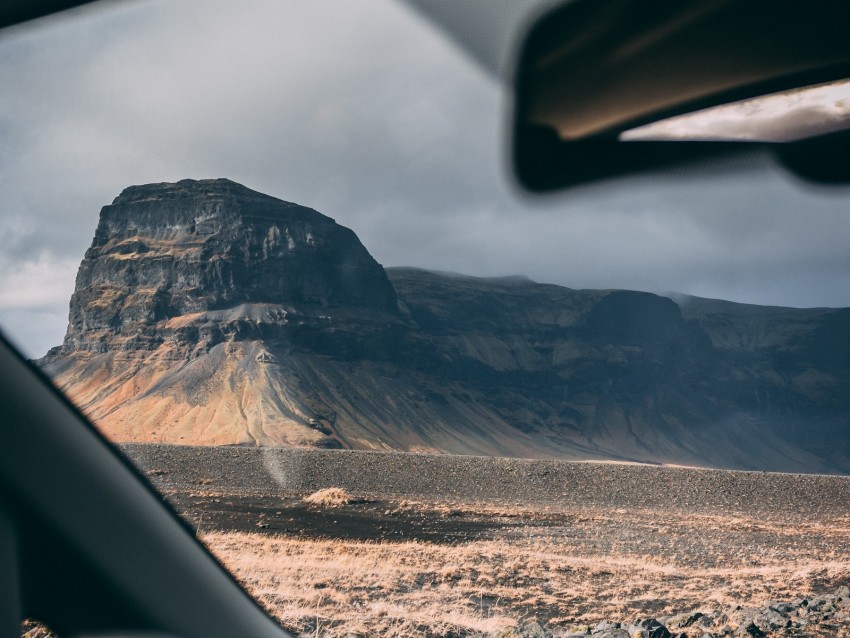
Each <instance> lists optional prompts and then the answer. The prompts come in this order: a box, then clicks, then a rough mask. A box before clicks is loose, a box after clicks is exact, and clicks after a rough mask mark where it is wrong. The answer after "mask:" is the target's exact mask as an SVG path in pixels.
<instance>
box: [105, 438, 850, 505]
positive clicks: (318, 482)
mask: <svg viewBox="0 0 850 638" xmlns="http://www.w3.org/2000/svg"><path fill="white" fill-rule="evenodd" d="M121 449H122V450H123V452H124V453H125V454H126V455H127V456H128V457H129V458H130V459H131V460H132V461H133V462H134V463H135V464H136V466H137V467H139V468H140V469H141V470H142V472H143V473H144V474H146V475H147V476H148V477H149V478H150V479H151V481H152V482H153V483H154V484H155V485H157V486H160V487H163V488H191V487H192V486H197V485H199V484H206V485H213V486H216V487H218V488H220V489H225V490H227V491H228V492H232V493H278V492H281V491H283V492H293V493H310V492H313V491H315V490H318V489H322V488H326V487H341V488H344V489H347V490H348V491H349V492H351V493H353V494H357V495H372V496H383V497H386V496H393V497H408V498H417V499H425V500H435V501H445V500H458V501H468V502H487V503H522V504H525V505H541V506H543V505H551V504H557V505H559V506H561V507H583V506H593V507H602V508H605V507H608V508H623V507H626V508H659V509H673V510H678V511H685V512H691V513H723V514H733V513H741V514H746V515H754V514H757V513H759V512H764V513H767V514H776V513H783V514H786V515H793V516H795V517H818V516H822V515H844V514H850V477H846V476H829V475H819V474H781V473H774V472H741V471H733V470H711V469H696V468H684V467H675V466H656V465H631V464H614V463H577V462H570V461H550V460H530V459H510V458H493V457H477V456H451V455H425V454H406V453H396V452H358V451H346V450H314V449H284V448H235V447H195V446H179V445H158V444H125V445H122V446H121Z"/></svg>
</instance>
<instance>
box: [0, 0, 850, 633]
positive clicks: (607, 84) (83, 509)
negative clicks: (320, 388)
mask: <svg viewBox="0 0 850 638" xmlns="http://www.w3.org/2000/svg"><path fill="white" fill-rule="evenodd" d="M82 4H88V3H81V2H73V1H70V2H69V1H64V2H63V1H61V0H52V1H45V0H34V1H27V0H12V1H11V2H5V3H4V4H3V6H2V7H0V28H3V29H7V28H11V27H15V26H18V25H21V24H22V23H25V22H27V21H31V20H37V19H39V18H42V17H44V16H48V15H51V14H56V13H57V12H62V11H68V10H70V11H74V10H77V7H78V6H79V5H82ZM453 4H454V3H443V2H439V1H437V0H433V1H429V0H415V1H413V2H411V3H410V6H411V7H412V10H415V11H418V12H421V14H422V15H424V16H426V17H427V18H428V19H429V20H431V21H432V22H433V23H435V24H436V25H438V27H440V28H441V29H443V31H444V33H445V34H446V37H449V38H453V39H454V40H455V42H456V43H457V45H458V46H460V47H461V48H465V49H466V50H467V51H468V52H469V54H470V55H471V56H473V57H476V58H478V60H479V62H481V63H482V64H484V65H485V66H488V65H489V70H490V72H491V73H492V74H493V75H494V76H496V77H498V76H503V77H506V78H508V80H507V82H508V85H509V90H510V92H511V95H512V112H511V114H510V116H509V120H510V121H509V122H508V123H507V124H506V128H507V129H508V134H507V136H508V137H509V142H508V144H507V145H506V146H507V148H505V149H503V151H504V154H505V162H506V164H508V165H509V166H510V167H511V172H512V179H514V180H515V181H516V184H518V187H519V188H521V189H524V192H525V193H526V195H527V196H529V197H534V196H540V195H541V194H544V193H550V192H556V191H557V192H564V189H567V191H566V192H567V194H568V193H569V189H570V188H576V187H581V186H583V185H585V184H588V183H596V182H601V181H604V180H607V179H610V178H612V177H619V176H624V175H631V174H644V173H648V172H649V173H654V172H663V171H668V172H672V173H676V172H677V171H690V172H696V173H699V172H700V171H703V170H704V171H706V172H707V173H711V171H714V170H718V167H721V169H722V167H724V166H728V167H731V168H730V170H735V167H736V166H739V165H740V162H744V163H746V162H749V161H753V162H757V161H760V160H759V158H763V157H764V156H765V154H767V155H769V156H771V157H772V158H774V159H775V160H776V162H777V163H778V165H779V166H781V167H782V170H786V171H788V172H789V173H790V174H791V175H793V178H794V179H799V180H801V181H805V182H810V183H812V184H836V183H838V184H840V183H844V182H847V181H850V164H848V162H846V149H847V147H848V141H850V130H848V129H850V117H848V118H847V119H846V120H844V122H845V123H846V126H843V125H842V124H841V123H839V124H838V125H833V124H830V123H826V124H824V125H823V126H815V127H814V128H807V129H805V130H804V131H803V133H801V136H802V137H795V139H793V141H788V142H775V141H771V140H770V139H768V138H765V137H762V138H758V137H757V139H744V140H743V141H742V140H741V139H739V137H740V136H737V137H736V135H734V134H730V135H729V136H728V137H724V132H723V130H721V132H720V133H717V134H716V135H715V134H711V135H706V134H705V133H704V132H703V131H704V130H705V129H704V128H701V126H702V125H700V124H699V123H697V124H695V125H693V126H694V127H695V130H696V132H695V133H694V135H693V136H692V137H689V136H688V134H687V132H686V133H685V134H682V135H674V136H672V137H669V136H668V137H666V138H665V136H664V133H663V132H662V133H653V130H649V131H648V132H645V133H641V131H646V129H643V128H642V127H647V126H650V125H652V124H654V123H658V122H662V121H665V120H671V119H674V118H677V117H680V116H683V115H687V114H694V113H697V112H704V111H705V112H708V111H710V109H711V108H713V107H718V106H721V105H728V104H735V103H739V102H745V101H747V100H753V99H755V98H758V97H760V96H768V95H773V94H783V93H787V92H789V91H791V92H794V91H797V90H799V89H801V88H804V87H813V86H814V87H820V86H824V85H829V86H831V85H832V84H835V83H840V81H841V80H843V79H845V78H846V77H848V72H850V40H849V39H848V38H847V37H846V25H847V24H848V21H850V5H848V6H844V5H841V6H839V4H838V3H833V2H820V1H815V2H814V3H807V4H805V6H802V5H800V4H799V3H791V2H784V1H783V2H775V1H773V2H771V1H768V0H687V1H681V0H679V1H668V0H653V1H652V2H646V1H642V0H604V1H591V0H576V1H575V2H543V3H530V5H528V6H531V5H533V9H527V8H525V4H524V3H517V4H516V5H513V6H509V5H511V3H501V4H500V3H495V4H494V5H492V7H493V8H490V7H489V6H487V5H488V3H486V2H483V3H469V7H468V8H469V11H468V13H469V15H462V14H463V13H464V10H463V9H458V8H457V7H452V6H449V5H453ZM520 4H522V5H523V7H524V8H523V10H522V11H520V10H519V9H518V8H517V6H518V5H520ZM497 5H499V6H497ZM500 7H501V8H500ZM488 11H489V12H492V13H493V14H498V13H499V12H500V11H501V12H502V14H503V17H502V20H503V23H504V24H507V23H511V24H515V23H520V24H522V25H525V26H523V27H522V28H519V27H516V30H517V31H519V32H521V33H522V36H521V37H518V38H515V40H516V41H515V42H513V41H512V42H513V44H512V45H511V47H509V50H510V51H511V53H510V55H509V56H507V57H505V56H502V57H498V56H497V57H498V59H497V57H494V56H492V55H490V54H489V53H488V52H487V47H486V44H485V45H482V44H481V39H482V38H483V39H484V40H486V38H487V37H490V35H488V34H492V33H494V32H495V31H498V28H496V29H495V31H492V30H491V31H488V30H487V28H485V26H483V25H484V22H486V21H485V20H483V19H481V24H480V25H479V24H473V25H471V26H470V24H469V21H470V20H474V19H480V18H476V17H475V16H480V15H481V13H482V12H483V13H484V14H487V13H488ZM494 19H495V18H494ZM496 22H497V23H498V20H496ZM0 37H2V33H0ZM492 37H496V36H492ZM503 37H504V38H506V39H508V40H511V38H510V37H507V36H503ZM709 117H710V114H709ZM687 126H688V124H687V123H686V124H685V128H687ZM709 129H710V127H709ZM736 130H737V129H736ZM635 131H637V133H634V132H635ZM642 135H643V136H642ZM0 414H2V428H0V555H2V559H0V565H2V568H0V579H2V585H1V586H0V638H14V637H17V636H20V635H21V621H22V619H25V618H35V619H38V620H39V621H42V622H44V623H45V624H46V625H47V626H48V627H50V628H51V629H52V630H54V631H55V632H56V633H57V634H58V635H61V636H95V635H96V636H115V637H116V638H117V637H118V636H122V637H126V638H130V637H139V638H141V637H143V636H150V637H153V636H162V637H165V636H174V637H178V636H179V637H182V638H192V637H195V638H216V637H220V638H228V637H234V636H245V637H247V636H257V637H265V636H267V637H269V638H271V637H273V636H286V635H288V634H287V633H286V632H285V631H284V630H283V629H281V628H280V627H279V626H278V625H277V623H276V622H275V621H273V620H272V619H270V618H269V616H267V615H266V613H265V612H264V611H263V610H262V609H261V608H260V607H259V606H258V605H257V603H255V602H254V600H253V599H252V598H251V597H250V596H249V595H248V594H246V593H245V592H244V591H243V589H242V588H241V587H240V586H239V585H238V584H237V582H236V581H235V580H234V578H233V577H232V576H231V575H230V574H229V573H228V572H227V571H226V570H225V569H224V568H223V567H222V566H221V565H220V564H219V562H218V561H217V560H216V559H215V558H214V557H213V556H212V555H211V554H210V553H209V552H208V551H207V550H206V548H205V547H204V546H203V545H202V544H201V543H200V542H199V541H198V540H197V539H196V538H195V534H194V530H192V529H191V528H190V527H189V526H188V525H187V524H186V523H184V522H183V521H182V520H181V519H180V518H179V517H178V516H177V515H176V514H175V513H174V512H173V511H172V509H171V507H170V506H169V505H168V504H167V503H166V502H165V500H164V499H163V498H162V497H161V496H160V495H159V494H158V493H157V492H156V491H155V490H154V489H153V488H152V487H151V485H150V484H149V482H148V480H147V479H146V478H145V477H144V476H143V475H142V474H141V473H140V472H139V471H138V470H137V469H136V468H135V467H133V466H132V465H131V464H130V463H129V462H128V461H127V460H125V459H124V458H123V457H122V455H121V453H120V452H118V451H117V450H116V449H115V448H114V447H113V446H112V445H111V444H110V443H109V442H108V441H106V440H105V439H104V438H103V436H101V435H100V434H99V433H98V432H97V430H96V429H95V428H94V427H93V426H92V425H91V424H90V423H89V422H88V420H87V419H86V417H85V416H83V414H82V413H81V412H80V411H79V410H78V409H77V408H76V407H75V406H74V405H72V404H71V403H70V402H69V401H68V400H67V399H66V398H65V397H64V396H63V395H62V394H61V393H60V392H59V391H57V390H56V389H55V388H54V387H53V385H52V384H51V382H50V381H49V379H48V378H47V377H46V376H45V375H44V374H43V373H42V372H41V371H40V370H39V369H38V368H37V367H36V366H35V365H34V364H33V363H32V362H30V361H28V360H27V359H26V358H25V357H24V356H22V355H21V354H20V353H19V352H18V351H16V349H15V347H14V346H13V345H11V343H10V342H9V341H8V340H6V339H5V338H4V339H2V341H0Z"/></svg>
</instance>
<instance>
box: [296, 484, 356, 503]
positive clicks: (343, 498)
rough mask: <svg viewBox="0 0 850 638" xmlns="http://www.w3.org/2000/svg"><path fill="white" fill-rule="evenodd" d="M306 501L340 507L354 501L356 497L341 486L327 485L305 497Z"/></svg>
mask: <svg viewBox="0 0 850 638" xmlns="http://www.w3.org/2000/svg"><path fill="white" fill-rule="evenodd" d="M304 502H305V503H310V504H311V505H322V506H324V507H340V506H341V505H350V504H351V503H353V502H354V497H353V496H351V494H349V493H348V492H347V491H346V490H344V489H342V488H341V487H326V488H325V489H323V490H319V491H318V492H313V493H312V494H310V496H307V497H305V498H304Z"/></svg>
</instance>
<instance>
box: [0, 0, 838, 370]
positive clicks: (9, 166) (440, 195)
mask: <svg viewBox="0 0 850 638" xmlns="http://www.w3.org/2000/svg"><path fill="white" fill-rule="evenodd" d="M237 5H238V7H237ZM37 27H38V28H30V29H16V30H14V31H7V32H4V33H2V34H0V86H2V90H0V193H2V198H0V326H2V327H3V328H4V330H5V331H6V332H7V333H8V334H9V335H10V336H11V337H12V338H13V340H15V341H16V342H17V343H18V344H19V345H21V346H22V347H23V348H24V350H25V352H26V353H27V354H28V355H30V356H40V355H41V354H43V353H44V352H45V350H46V349H47V348H48V347H50V346H52V345H57V344H59V343H60V342H61V340H62V336H63V334H64V331H65V327H66V323H67V314H68V301H69V299H70V296H71V293H72V291H73V286H74V277H75V275H76V270H77V267H78V265H79V262H80V260H81V259H82V257H83V254H84V252H85V250H86V248H87V247H88V245H89V243H90V242H91V239H92V236H93V234H94V230H95V226H96V224H97V217H98V212H99V210H100V207H101V206H103V205H105V204H108V203H110V202H111V201H112V199H113V198H114V197H115V196H117V195H118V193H119V192H121V190H122V189H123V188H124V187H126V186H128V185H130V184H142V183H150V182H161V181H177V180H180V179H183V178H205V177H228V178H230V179H233V180H235V181H238V182H240V183H243V184H245V185H246V186H248V187H250V188H253V189H256V190H259V191H262V192H265V193H268V194H271V195H274V196H276V197H279V198H281V199H285V200H290V201H294V202H298V203H300V204H304V205H307V206H311V207H313V208H316V209H317V210H319V211H321V212H323V213H325V214H326V215H329V216H330V217H333V218H335V219H336V220H337V221H338V222H339V223H341V224H343V225H345V226H348V227H350V228H352V229H353V230H354V231H355V232H356V233H357V234H358V236H359V237H360V239H361V240H362V241H363V243H364V244H365V245H366V247H367V248H368V249H369V250H370V251H371V252H372V254H373V255H374V256H375V258H376V259H377V260H378V261H380V262H381V263H383V264H384V265H386V266H397V265H412V266H421V267H426V268H434V269H440V270H452V271H457V272H462V273H467V274H473V275H504V274H524V275H527V276H529V277H531V278H532V279H535V280H537V281H542V282H551V283H557V284H562V285H565V286H570V287H574V288H630V289H638V290H648V291H656V292H663V291H678V292H684V293H689V294H694V295H701V296H708V297H719V298H725V299H732V300H736V301H744V302H749V303H759V304H772V305H793V306H815V305H826V306H850V279H849V278H848V274H850V249H848V246H850V191H848V190H847V189H839V190H821V191H817V190H812V189H808V188H803V187H801V186H800V185H798V184H796V183H795V182H794V181H793V180H790V179H788V178H787V177H785V176H783V174H782V173H781V172H780V171H776V170H773V169H772V168H771V167H769V166H764V167H761V168H753V169H749V170H740V171H736V172H733V173H731V174H729V175H726V176H723V177H717V176H714V177H712V178H711V179H707V178H705V177H704V176H693V175H687V174H683V175H680V176H678V177H676V178H670V179H665V180H659V179H657V178H655V179H637V178H634V179H627V180H621V181H619V182H616V183H607V184H602V185H599V186H594V187H584V188H581V189H578V190H573V191H570V192H567V193H565V194H562V195H558V196H554V197H546V198H530V197H528V196H524V195H522V194H521V193H519V192H517V191H516V190H515V188H514V187H513V185H512V182H511V180H510V178H509V176H508V173H507V169H506V161H505V152H506V151H505V147H506V141H505V130H506V119H507V118H506V112H507V111H508V109H509V104H508V100H507V97H506V96H507V91H506V90H505V89H504V88H503V87H501V86H500V85H499V84H498V82H497V81H496V80H495V79H493V78H492V77H491V76H489V75H487V74H486V73H485V72H484V71H483V70H482V69H481V68H479V67H478V66H477V65H476V64H475V63H474V62H472V61H471V60H470V59H468V58H467V57H466V56H465V55H464V54H463V53H462V52H460V50H458V49H457V48H456V47H454V46H453V45H452V44H451V43H450V42H449V41H448V40H447V39H446V38H445V37H444V36H443V35H442V34H441V33H439V32H437V31H436V30H435V29H434V27H433V26H431V25H430V24H429V23H427V22H424V21H423V20H422V19H421V18H420V17H419V16H418V15H415V14H413V13H411V11H410V10H409V9H408V8H406V7H405V6H404V5H400V4H397V3H395V2H393V1H391V0H385V1H379V0H374V1H373V0H369V1H366V0H357V1H356V2H352V1H349V0H335V1H325V0H310V1H309V2H306V1H298V2H296V1H292V2H287V1H283V0H268V1H260V0H252V1H250V2H240V3H233V2H225V1H218V0H203V1H200V0H199V1H194V2H190V1H186V2H179V3H178V2H171V1H167V0H152V1H140V2H123V3H118V4H107V5H105V6H101V7H100V8H99V10H98V11H96V12H91V11H84V12H81V13H78V14H77V15H75V16H72V17H70V18H65V19H62V20H47V21H41V22H40V23H39V24H38V25H37Z"/></svg>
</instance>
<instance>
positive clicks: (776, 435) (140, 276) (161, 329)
mask: <svg viewBox="0 0 850 638" xmlns="http://www.w3.org/2000/svg"><path fill="white" fill-rule="evenodd" d="M739 306H741V307H739ZM759 308H761V309H759ZM69 315H70V320H69V328H68V333H67V335H66V338H65V340H64V342H63V345H62V346H59V347H57V348H54V349H52V350H51V351H50V352H49V353H48V355H47V356H45V357H44V358H43V359H42V360H41V361H40V363H41V364H42V365H43V366H44V368H45V370H46V371H47V372H48V374H49V375H51V376H52V377H53V378H54V380H55V381H56V383H57V384H58V385H59V386H60V388H62V389H63V390H65V391H66V392H67V393H68V394H69V396H71V398H72V399H73V400H75V401H76V402H77V403H78V405H80V407H81V408H82V409H83V410H84V411H85V412H87V413H88V414H89V415H90V416H91V417H92V419H93V420H94V421H95V423H96V424H97V425H98V426H99V427H100V428H101V429H102V430H103V431H104V432H105V433H106V434H107V435H108V436H110V437H111V438H113V439H116V440H119V441H124V442H144V441H151V442H172V443H195V444H197V443H200V444H207V445H251V446H314V447H341V448H351V449H367V450H368V449H375V450H402V451H413V452H429V453H461V454H483V455H497V456H517V457H536V458H564V459H573V460H582V459H596V460H620V461H639V462H666V463H679V464H685V465H708V466H713V467H728V468H736V469H778V470H789V471H819V472H848V471H850V460H848V459H850V436H848V430H850V428H848V423H850V398H848V397H850V384H848V379H850V369H848V368H850V343H848V339H847V337H846V335H847V334H848V333H850V309H812V310H800V309H771V308H770V307H758V306H756V307H743V306H742V305H740V304H735V303H734V302H718V301H717V300H700V298H689V301H688V302H687V303H676V302H674V301H673V300H672V299H670V298H668V297H664V296H661V295H656V294H652V293H645V292H636V291H623V290H574V289H570V288H565V287H560V286H556V285H554V284H541V283H536V282H533V281H531V280H530V279H528V278H524V277H517V276H509V277H495V278H493V277H490V278H479V277H472V276H468V275H459V274H457V273H441V272H439V271H429V270H425V269H417V268H406V267H395V268H386V269H384V268H382V267H381V266H380V264H378V263H377V262H376V261H375V260H374V258H372V256H371V255H369V253H368V251H367V250H366V248H365V247H363V245H362V244H361V243H360V241H359V240H358V239H357V237H356V235H355V234H354V233H353V232H352V231H350V230H349V229H346V228H344V227H342V226H339V225H338V224H336V223H335V222H333V220H331V218H329V217H326V216H324V215H322V214H321V213H318V212H317V211H314V210H313V209H308V208H306V207H300V206H298V205H297V204H292V203H289V202H284V201H283V200H279V199H277V198H273V197H270V196H265V195H262V194H260V193H256V192H254V191H251V190H250V189H247V188H245V187H243V186H240V185H238V184H235V183H234V182H230V181H229V180H201V181H193V180H183V181H181V182H177V183H176V184H153V185H144V186H136V187H130V188H128V189H125V191H124V192H123V193H122V194H121V195H119V196H118V197H117V198H116V199H115V200H114V201H113V204H111V205H110V206H106V207H104V209H103V211H102V212H101V218H100V221H99V223H98V230H97V232H96V233H95V238H94V240H93V243H92V247H91V248H89V250H88V251H87V252H86V256H85V258H84V260H83V263H82V264H81V267H80V272H79V274H78V277H77V286H76V289H75V292H74V296H73V297H72V300H71V309H70V313H69Z"/></svg>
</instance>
